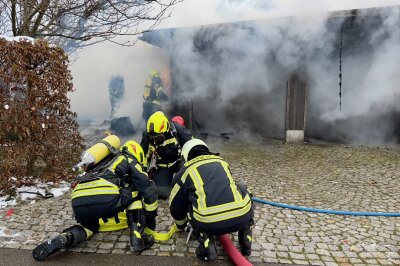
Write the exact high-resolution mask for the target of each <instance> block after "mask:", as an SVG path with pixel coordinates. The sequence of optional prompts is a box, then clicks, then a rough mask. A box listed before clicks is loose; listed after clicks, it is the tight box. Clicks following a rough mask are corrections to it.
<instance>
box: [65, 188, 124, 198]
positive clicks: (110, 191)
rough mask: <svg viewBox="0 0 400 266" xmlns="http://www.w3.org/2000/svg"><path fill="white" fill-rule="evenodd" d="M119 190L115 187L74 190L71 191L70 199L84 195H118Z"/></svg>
mask: <svg viewBox="0 0 400 266" xmlns="http://www.w3.org/2000/svg"><path fill="white" fill-rule="evenodd" d="M118 194H119V191H118V189H117V190H116V189H115V188H110V189H104V188H94V189H90V190H83V191H74V192H72V199H75V198H78V197H86V196H96V195H118Z"/></svg>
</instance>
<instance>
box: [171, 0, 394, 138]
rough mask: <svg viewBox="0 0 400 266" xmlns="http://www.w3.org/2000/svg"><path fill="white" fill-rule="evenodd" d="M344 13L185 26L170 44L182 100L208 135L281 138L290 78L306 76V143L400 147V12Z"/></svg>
mask: <svg viewBox="0 0 400 266" xmlns="http://www.w3.org/2000/svg"><path fill="white" fill-rule="evenodd" d="M232 2H236V1H225V4H226V5H228V4H230V3H232ZM252 2H254V4H255V5H256V4H261V2H260V1H252ZM273 2H274V1H271V2H269V3H273ZM277 3H278V2H275V4H277ZM260 8H267V9H268V8H273V5H272V6H271V5H266V6H261V7H260ZM347 15H348V16H347V17H344V16H343V13H342V15H341V16H334V17H332V16H328V14H326V15H315V14H314V15H312V16H308V15H307V16H296V17H285V18H275V19H268V20H260V21H258V22H241V23H230V24H219V25H213V26H208V27H196V28H186V29H178V30H177V31H176V32H175V34H174V36H173V38H172V39H168V40H165V42H167V43H168V44H169V45H168V48H167V49H168V50H169V51H170V53H171V57H172V58H173V60H174V62H175V63H174V68H173V69H172V75H173V76H174V80H175V86H176V88H175V89H176V90H177V91H178V93H176V94H175V100H176V104H179V102H191V101H193V102H194V113H195V119H196V122H197V124H198V126H199V127H200V128H201V129H202V130H206V131H215V132H236V133H240V134H244V135H249V136H251V137H252V138H254V137H255V136H257V135H259V136H263V137H265V136H267V137H278V138H282V137H283V130H284V115H285V100H286V99H285V95H286V82H287V80H288V78H289V76H290V75H291V74H292V73H301V74H302V75H303V78H306V79H307V80H308V84H309V98H308V116H307V129H306V134H307V135H308V136H309V137H317V138H325V139H335V140H339V141H344V142H359V143H378V144H380V143H394V142H396V141H398V138H399V136H398V122H397V121H398V120H399V119H398V117H399V113H400V105H399V104H398V102H399V100H400V89H399V84H400V75H399V74H400V73H399V71H400V70H399V69H400V60H399V59H400V58H399V57H400V35H399V33H400V31H399V28H398V27H397V26H396V25H399V22H400V17H399V16H400V11H399V7H389V8H382V9H379V10H377V9H372V10H363V11H361V12H359V13H357V14H353V15H357V16H353V15H351V14H350V13H348V14H347ZM341 31H343V35H342V76H343V86H342V98H341V102H342V108H341V109H340V105H339V100H340V99H339V56H340V52H339V51H340V42H341V34H340V32H341ZM173 85H174V84H173ZM177 95H179V96H178V97H179V98H178V100H177V98H176V96H177Z"/></svg>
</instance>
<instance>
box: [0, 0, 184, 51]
mask: <svg viewBox="0 0 400 266" xmlns="http://www.w3.org/2000/svg"><path fill="white" fill-rule="evenodd" d="M182 1H183V0H0V35H8V36H29V37H32V38H40V39H45V40H47V41H50V42H52V43H55V44H57V45H59V46H61V47H63V48H64V49H65V50H66V51H67V52H71V51H74V50H75V49H76V48H79V47H82V46H87V45H91V44H94V43H97V42H101V41H105V40H107V41H111V42H116V43H118V44H121V45H128V46H129V45H133V44H134V43H135V41H136V38H135V37H136V36H137V35H139V34H140V33H142V32H144V31H148V30H151V29H153V28H154V27H155V26H156V25H158V24H159V23H160V22H161V21H162V20H163V19H165V18H168V17H170V10H171V8H172V7H173V6H174V5H176V4H178V3H179V2H182ZM116 36H133V37H132V38H129V39H131V40H130V41H117V40H115V39H114V37H116ZM124 39H126V38H124Z"/></svg>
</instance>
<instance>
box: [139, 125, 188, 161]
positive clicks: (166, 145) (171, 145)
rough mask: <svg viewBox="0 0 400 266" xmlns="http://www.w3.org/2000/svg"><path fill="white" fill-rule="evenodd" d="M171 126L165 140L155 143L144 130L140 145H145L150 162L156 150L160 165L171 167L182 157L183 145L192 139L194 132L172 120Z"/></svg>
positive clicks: (144, 148)
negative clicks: (191, 132)
mask: <svg viewBox="0 0 400 266" xmlns="http://www.w3.org/2000/svg"><path fill="white" fill-rule="evenodd" d="M170 124H171V128H170V130H169V131H167V132H165V133H164V142H163V143H161V144H158V145H156V144H154V143H152V142H151V140H150V136H149V134H148V133H147V132H146V131H145V132H143V136H142V141H141V143H140V146H142V147H143V151H144V154H146V157H147V161H148V162H150V160H151V155H152V152H154V151H155V153H156V156H157V165H158V166H160V167H170V166H172V165H174V164H175V163H176V162H177V161H178V160H180V158H181V147H183V145H184V144H185V143H186V142H187V141H189V140H191V139H192V134H190V132H189V130H187V129H186V128H185V127H184V126H181V125H179V124H177V123H175V122H170Z"/></svg>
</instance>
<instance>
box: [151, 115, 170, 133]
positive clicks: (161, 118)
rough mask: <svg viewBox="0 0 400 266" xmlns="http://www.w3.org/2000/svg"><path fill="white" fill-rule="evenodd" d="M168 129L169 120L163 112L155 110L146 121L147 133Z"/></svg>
mask: <svg viewBox="0 0 400 266" xmlns="http://www.w3.org/2000/svg"><path fill="white" fill-rule="evenodd" d="M168 130H169V121H168V118H167V117H166V116H165V115H164V113H163V112H161V111H157V112H155V113H154V114H152V115H151V116H150V117H149V120H148V121H147V132H148V133H149V134H160V133H165V132H167V131H168Z"/></svg>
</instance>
